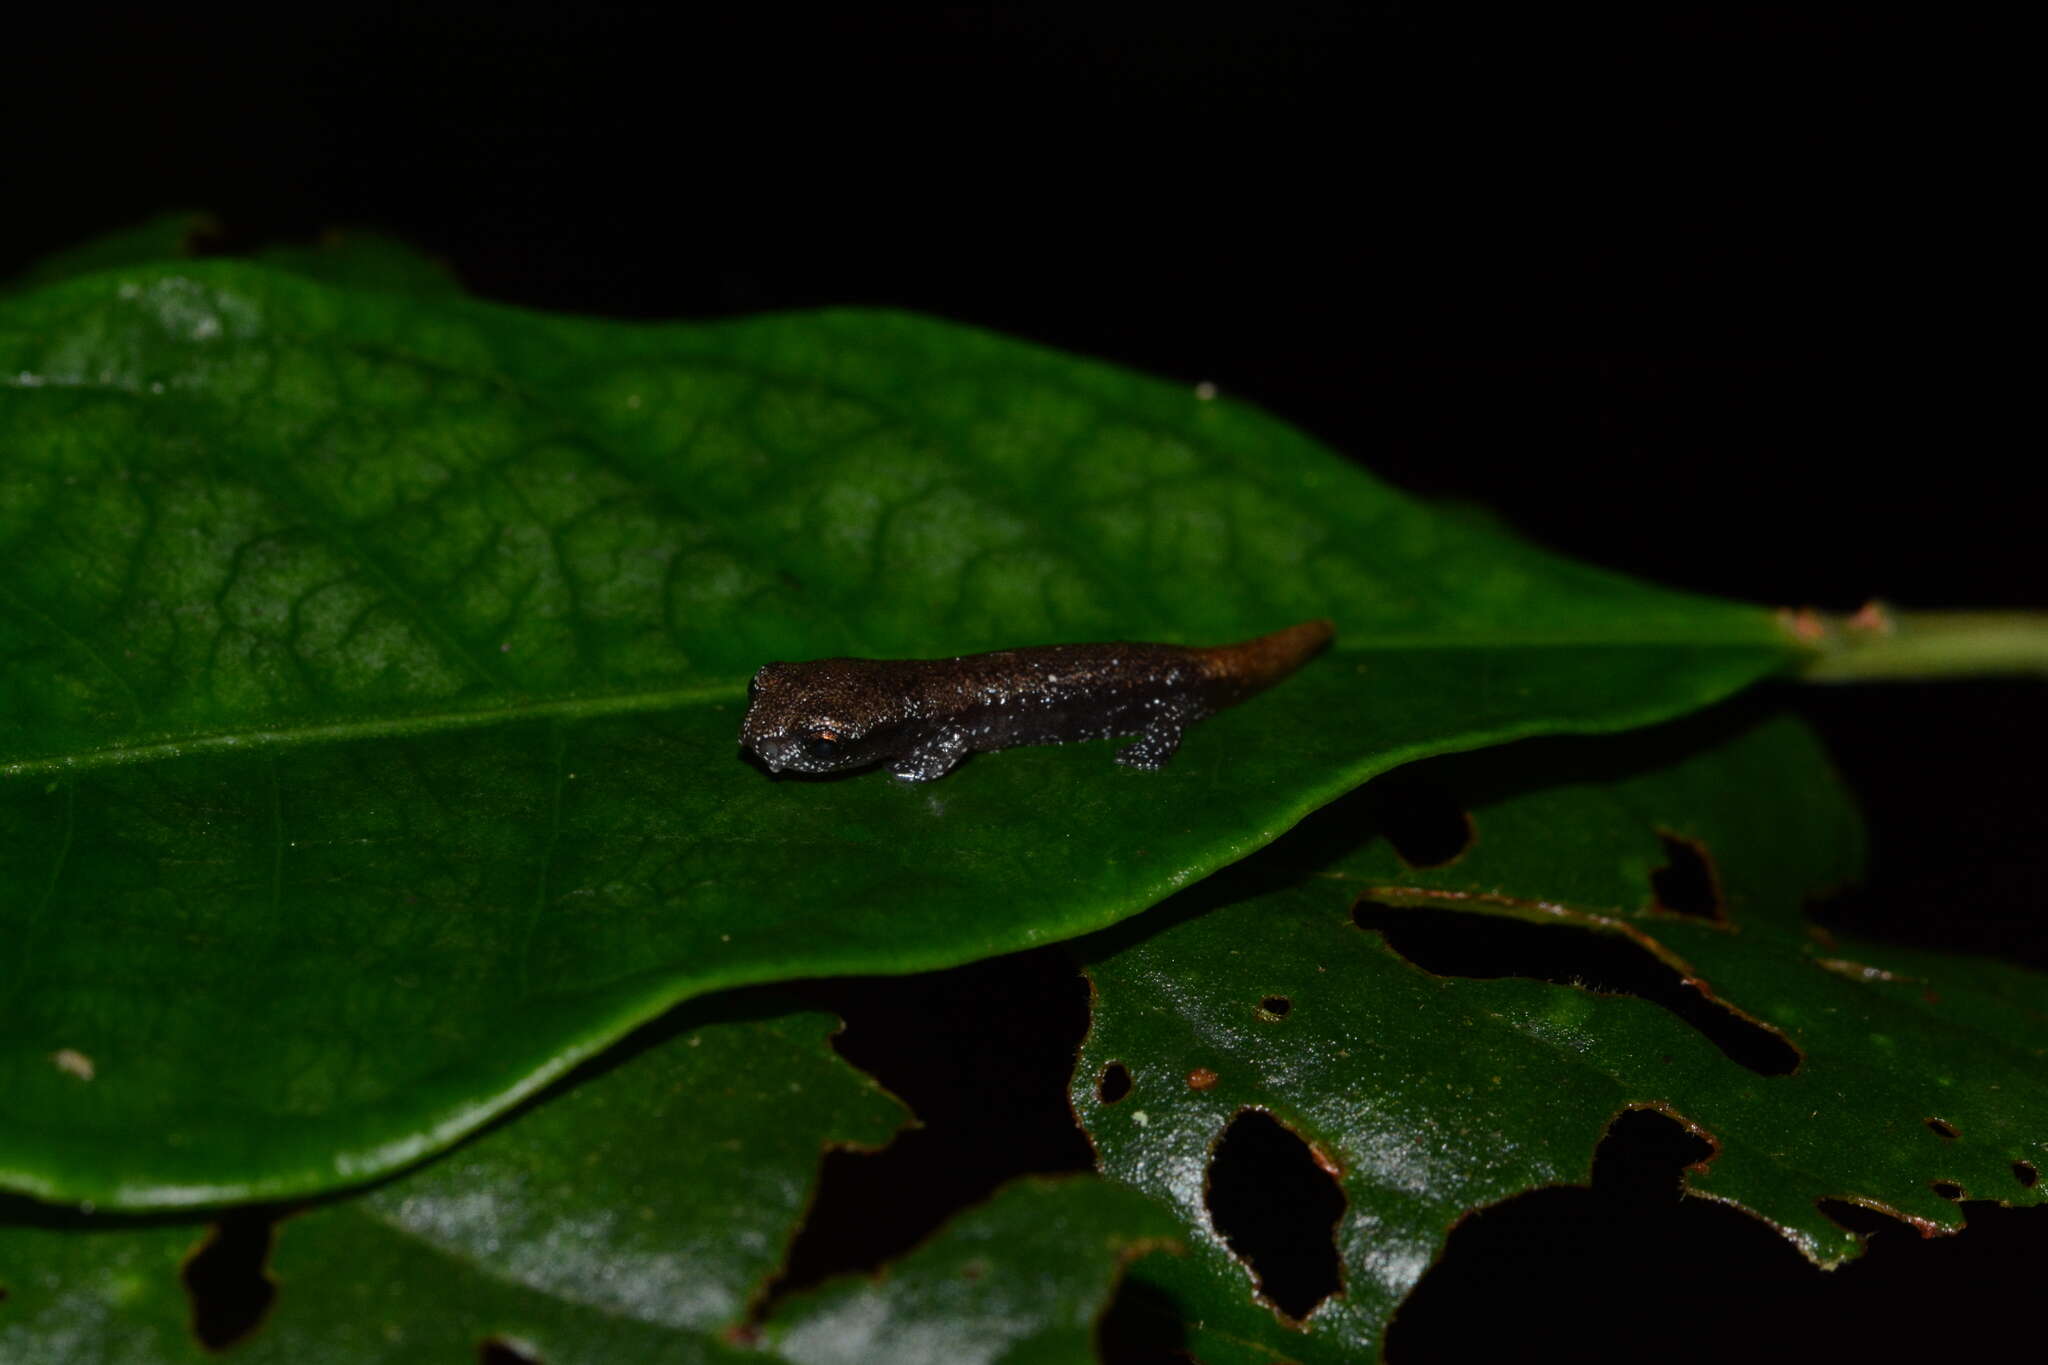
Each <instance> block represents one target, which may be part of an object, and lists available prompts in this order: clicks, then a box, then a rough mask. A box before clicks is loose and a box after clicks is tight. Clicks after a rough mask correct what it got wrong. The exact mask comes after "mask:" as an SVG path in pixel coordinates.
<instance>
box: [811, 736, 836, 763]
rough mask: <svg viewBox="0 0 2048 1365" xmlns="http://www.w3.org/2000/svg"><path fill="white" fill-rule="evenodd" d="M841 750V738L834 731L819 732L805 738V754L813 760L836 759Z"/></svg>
mask: <svg viewBox="0 0 2048 1365" xmlns="http://www.w3.org/2000/svg"><path fill="white" fill-rule="evenodd" d="M839 749H840V743H839V736H838V734H837V733H835V732H834V731H831V730H819V731H816V732H815V733H812V734H808V735H805V736H804V752H805V753H807V754H809V755H810V756H811V757H812V758H816V759H827V758H835V757H837V756H838V754H839Z"/></svg>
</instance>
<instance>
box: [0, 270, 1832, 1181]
mask: <svg viewBox="0 0 2048 1365" xmlns="http://www.w3.org/2000/svg"><path fill="white" fill-rule="evenodd" d="M1324 615H1327V616H1331V617H1334V618H1335V619H1336V622H1337V625H1338V629H1339V639H1338V645H1337V648H1336V649H1335V650H1334V651H1333V652H1331V653H1329V654H1327V655H1326V656H1324V657H1323V658H1321V659H1318V660H1316V661H1315V662H1313V663H1312V664H1310V665H1309V666H1308V667H1307V668H1306V669H1304V670H1303V671H1302V672H1301V673H1300V674H1299V675H1298V676H1296V677H1295V678H1292V679H1290V680H1288V681H1287V682H1285V683H1283V684H1282V685H1281V686H1279V687H1278V688H1276V689H1274V690H1272V691H1271V692H1268V693H1266V694H1264V695H1262V696H1260V697H1257V698H1255V699H1253V700H1252V701H1251V702H1249V703H1248V704H1246V705H1244V706H1242V707H1240V708H1237V709H1235V710H1233V711H1229V712H1226V713H1224V714H1223V715H1221V716H1219V717H1217V718H1215V719H1213V720H1211V721H1208V722H1205V723H1204V724H1202V725H1201V726H1200V727H1198V728H1197V729H1196V730H1195V731H1194V733H1193V734H1192V735H1191V736H1190V737H1189V740H1188V742H1187V744H1186V745H1185V746H1184V748H1183V750H1182V752H1181V755H1180V756H1179V757H1178V758H1177V759H1176V760H1175V761H1174V763H1173V765H1172V766H1171V767H1170V768H1168V769H1167V770H1166V771H1164V772H1161V773H1139V772H1131V771H1127V770H1124V769H1121V768H1119V767H1117V766H1115V765H1113V764H1112V763H1111V762H1110V761H1109V750H1108V748H1107V746H1104V745H1083V746H1075V747H1072V748H1067V749H1059V750H1050V749H1035V750H1020V751H1014V752H1009V753H1002V754H996V755H988V756H984V757H981V758H978V759H976V760H975V761H974V762H972V763H970V764H968V765H966V766H965V767H964V768H963V769H962V770H961V771H959V772H958V773H956V774H954V775H953V776H950V777H948V778H946V779H945V780H944V781H942V782H940V783H937V784H934V785H933V786H930V787H912V786H905V785H899V784H897V783H895V782H894V781H892V780H891V779H889V778H888V777H887V776H885V775H882V774H868V775H863V776H858V777H854V778H852V779H850V780H845V781H827V782H812V781H773V780H770V779H768V778H767V777H766V776H764V775H763V774H762V773H761V772H760V771H759V770H758V769H757V768H755V767H753V766H751V765H750V764H748V763H746V762H744V761H742V758H741V756H740V754H739V752H738V750H737V747H736V743H735V735H736V731H737V726H738V721H739V717H740V713H741V708H742V706H743V702H744V689H745V683H746V679H747V678H748V677H749V676H750V675H751V673H752V672H753V671H754V670H755V668H756V667H758V666H759V665H760V664H761V663H763V662H764V661H766V660H769V659H774V658H809V657H818V656H825V655H834V654H861V655H871V656H879V657H903V656H918V655H923V656H937V655H948V654H955V653H964V652H970V651H976V650H984V649H993V648H999V647H1003V646H1014V645H1019V644H1028V643H1038V642H1053V641H1082V640H1104V639H1118V638H1124V639H1161V640H1177V641H1188V642H1197V643H1201V642H1216V641H1223V640H1230V639H1240V638H1244V637H1246V636H1249V635H1252V634H1254V633H1257V632H1260V631H1265V630H1270V629H1273V628H1276V627H1279V626H1282V625H1285V624H1288V623H1290V622H1293V621H1298V620H1301V619H1304V618H1307V617H1312V616H1324ZM1796 654H1797V649H1796V647H1795V646H1794V645H1793V644H1792V643H1790V642H1789V638H1788V637H1787V636H1785V635H1784V634H1783V633H1781V632H1780V630H1779V629H1778V627H1777V626H1776V625H1775V624H1774V622H1773V621H1772V619H1771V618H1770V617H1769V616H1768V614H1766V613H1765V612H1763V611H1761V610H1759V609H1755V608H1750V607H1741V606H1735V605H1731V604H1726V603H1720V602H1714V601H1708V600H1705V599H1700V598H1694V597H1688V596H1682V595H1679V594H1674V593H1668V592H1663V591H1660V590H1656V589H1653V588H1650V587H1646V586H1643V585H1640V584H1636V583H1632V582H1629V581H1627V580H1625V579H1622V578H1619V577H1616V576H1614V575H1611V574H1607V573H1604V572H1601V571H1598V570H1595V569H1591V568H1587V567H1585V566H1581V565H1575V564H1571V563H1568V562H1566V561H1563V560H1559V559H1557V558H1555V557H1552V556H1550V555H1547V554H1544V553H1542V552H1539V551H1537V550H1535V549H1532V548H1530V547H1528V546H1525V545H1522V544H1519V543H1517V542H1514V541H1512V540H1508V539H1504V538H1502V537H1500V536H1498V535H1496V534H1493V533H1489V532H1487V531H1484V530H1482V529H1478V528H1474V527H1469V526H1464V525H1461V524H1458V523H1456V522H1453V521H1449V520H1445V519H1442V518H1439V517H1437V516H1435V515H1434V514H1432V513H1431V512H1429V511H1428V510H1427V509H1425V508H1423V507H1421V506H1419V505H1417V504H1415V503H1413V502H1412V501H1410V500H1408V499H1407V498H1405V497H1402V496H1401V495H1399V494H1397V493H1395V492H1394V491H1392V490H1390V489H1388V488H1385V487H1383V486H1382V485H1380V484H1378V483H1376V482H1375V481H1373V480H1372V479H1371V478H1369V477H1368V476H1366V475H1364V474H1362V473H1360V472H1358V471H1357V470H1356V469H1354V468H1352V467H1351V466H1349V465H1347V464H1345V463H1344V462H1342V461H1341V460H1339V459H1338V458H1336V457H1335V456H1333V455H1331V454H1330V453H1329V452H1327V451H1325V450H1323V449H1321V448H1319V447H1318V446H1316V445H1315V444H1314V443H1312V442H1310V441H1309V440H1307V439H1306V438H1304V437H1303V436H1301V435H1300V434H1299V433H1297V432H1295V431H1293V430H1292V429H1290V428H1288V427H1286V426H1285V425H1283V424H1281V423H1279V422H1276V421H1274V420H1273V419H1271V418H1269V417H1266V416H1264V415H1262V414H1260V413H1258V412H1256V411H1253V410H1251V409H1249V408H1246V407H1243V406H1241V405H1237V404H1233V403H1229V402H1225V401H1207V400H1205V399H1203V398H1202V397H1200V396H1198V395H1197V394H1195V393H1193V392H1191V391H1189V390H1188V389H1185V388H1181V387H1177V386H1173V385H1168V384H1164V383H1160V382H1157V381H1153V380H1149V379H1145V378H1141V377H1139V376H1135V375H1132V374H1129V373H1127V372H1124V371H1121V370H1117V369H1114V368H1111V367H1109V366H1105V365H1100V364H1095V363H1091V362H1088V361H1084V360H1079V359H1075V358H1073V357H1069V356H1064V355H1060V354H1056V353H1052V352H1048V351H1045V350H1042V349H1039V348H1037V347H1033V346H1028V345H1025V344H1022V343H1019V342H1015V341H1010V340H1007V339H1004V338H1001V337H996V336H991V335H988V334H985V333H982V332H977V331H972V330H969V329H965V328H960V327H953V326H948V325H945V324H942V323H938V322H933V321H931V320H928V319H923V318H915V317H905V316H900V315H895V314H883V313H868V312H835V313H820V314H803V315H792V316H783V317H769V318H760V319H751V320H745V321H740V322H732V323H721V324H715V325H675V326H659V327H646V326H626V325H619V324H610V323H603V322H595V321H589V320H583V319H575V318H563V317H552V316H543V315H536V314H530V313H525V312H520V311H517V310H513V309H509V308H502V307H494V306H491V305H487V304H482V303H478V302H474V301H471V300H466V299H463V298H460V297H454V296H448V295H445V294H440V293H434V292H421V293H418V294H417V295H415V294H413V293H409V292H407V291H405V290H403V289H391V288H385V287H381V286H380V287H375V288H365V287H347V288H343V287H335V286H331V285H327V284H323V283H320V282H316V281H313V280H309V279H306V278H303V277H301V276H300V275H298V274H296V273H291V272H284V271H280V270H277V269H273V268H268V267H265V266H263V265H260V264H251V263H247V262H238V261H227V260H211V261H205V262H199V263H195V264H191V265H187V266H180V267H168V266H166V267H159V268H149V269H133V270H129V271H125V272H115V273H110V274H108V273H103V274H96V275H91V276H87V277H84V278H80V279H75V280H72V281H70V282H68V283H64V284H60V285H57V286H55V287H52V288H49V289H46V290H42V291H39V292H36V293H33V294H28V295H23V296H19V297H15V298H9V299H6V300H0V943H4V944H5V945H6V947H5V949H4V950H0V951H4V956H0V1183H5V1184H8V1185H11V1186H13V1187H15V1188H18V1189H22V1190H25V1191H30V1192H33V1193H35V1194H36V1195H38V1196H41V1197H45V1198H49V1199H61V1200H92V1201H96V1202H97V1203H99V1204H100V1205H102V1206H105V1207H125V1208H149V1207H166V1206H180V1205H195V1204H204V1203H213V1202H220V1201H227V1200H235V1199H244V1198H255V1197H273V1196H281V1195H287V1194H293V1193H303V1192H308V1191H315V1190H320V1189H326V1188H332V1187H335V1186H339V1185H345V1184H348V1183H350V1182H357V1181H362V1180H366V1179H369V1178H372V1177H375V1176H377V1175H379V1174H381V1173H384V1172H388V1171H390V1170H392V1169H394V1168H396V1167H397V1166H399V1165H402V1164H403V1163H406V1162H409V1161H412V1160H415V1159H417V1158H418V1157H419V1156H421V1155H423V1154H424V1153H427V1152H430V1151H433V1150H436V1149H438V1148H440V1147H442V1146H445V1145H446V1144H448V1143H450V1142H452V1141H454V1140H455V1139H456V1138H458V1137H459V1136H461V1135H462V1134H463V1133H466V1132H468V1131H470V1130H472V1129H474V1128H475V1127H476V1126H477V1125H478V1124H480V1123H482V1122H483V1121H484V1120H486V1119H487V1118H488V1117H489V1116H490V1115H492V1114H494V1113H497V1112H500V1111H502V1110H503V1109H504V1108H505V1107H507V1106H508V1105H510V1104H512V1103H514V1102H515V1101H516V1100H518V1099H519V1098H520V1097H521V1096H522V1095H525V1094H528V1093H531V1092H532V1091H533V1090H534V1089H535V1088H537V1087H538V1086H540V1085H542V1084H543V1083H545V1082H546V1081H547V1080H548V1079H549V1078H550V1077H553V1076H556V1075H559V1074H560V1073H561V1072H562V1071H564V1070H565V1069H566V1068H568V1067H569V1066H571V1065H573V1064H574V1063H575V1062H576V1061H577V1060H579V1059H580V1058H583V1057H585V1056H588V1055H590V1054H591V1053H593V1052H594V1051H596V1050H598V1049H599V1048H601V1047H603V1046H604V1045H605V1044H606V1043H608V1042H609V1041H611V1040H613V1039H615V1038H617V1037H619V1036H620V1035H621V1034H622V1033H624V1032H625V1031H626V1030H627V1029H629V1028H631V1027H632V1026H634V1025H635V1024H637V1023H639V1022H641V1021H644V1020H646V1019H649V1018H651V1017H653V1016H655V1015H657V1014H658V1013H660V1012H661V1011H663V1010H665V1009H667V1008H668V1007H670V1006H671V1005H673V1004H674V1003H676V1002H677V1001H678V1000H681V999H684V998H686V997H689V996H691V995H694V994H697V993H701V992H705V991H709V990H714V989H718V988H721V987H726V986H732V985H737V984H744V983H752V982H763V981H773V980H779V979H786V978H790V977H797V976H811V975H819V974H834V973H854V972H908V971H916V970H922V969H926V968H934V967H941V966H947V965H953V964H957V963H961V962H965V961H970V960H973V959H976V958H980V957H984V956H989V955H992V954H996V953H1002V952H1008V951H1011V950H1014V949H1017V948H1021V947H1025V946H1029V945H1032V944H1036V943H1044V942H1049V941H1053V940H1056V939H1060V938H1064V937H1069V936H1073V935H1077V934H1082V933H1086V932H1089V931H1093V930H1097V929H1100V928H1103V927H1105V926H1107V925H1109V924H1111V923H1114V922H1115V921H1117V920H1118V919H1120V918H1123V917H1124V916H1127V915H1130V914H1132V913H1135V912H1136V911H1138V910H1141V909H1143V908H1145V907H1146V906H1148V905H1150V904H1153V903H1155V902H1156V901H1158V900H1160V899H1161V898H1163V897H1165V896H1166V895H1168V894H1170V893H1171V892H1173V891H1175V890H1177V889H1178V888H1180V887H1182V886H1185V885H1187V884H1188V883H1190V882H1192V881H1195V880H1197V879H1199V878H1201V877H1203V876H1205V875H1207V874H1208V873H1209V872H1211V871H1213V870H1215V869H1216V868H1218V867H1221V866H1223V865H1225V864H1227V863H1230V862H1232V861H1234V860H1235V859H1238V858H1240V857H1242V856H1244V855H1245V854H1247V853H1249V852H1251V851H1253V850H1255V849H1257V848H1259V847H1260V846H1262V845H1263V844H1265V843H1266V842H1267V841H1269V840H1271V839H1273V838H1274V837H1276V836H1277V835H1279V834H1280V833H1281V832H1283V831H1284V830H1286V829H1287V828H1288V827H1289V826H1291V825H1292V824H1293V823H1294V822H1296V821H1297V820H1299V819H1300V818H1301V817H1302V816H1303V815H1305V814H1307V813H1308V812H1310V811H1311V810H1313V809H1315V808H1316V807H1317V806H1319V805H1320V804H1322V803H1323V802H1325V801H1328V800H1330V799H1331V798H1333V797H1335V796H1337V795H1339V794H1341V793H1343V792H1345V791H1346V790H1348V789H1349V788H1351V787H1353V786H1355V785H1356V784H1357V783H1359V782H1361V781H1363V780H1365V779H1366V778H1368V777H1370V776H1371V775H1372V774H1374V773H1377V772H1379V771H1382V770H1384V769H1386V768H1388V767H1391V766H1393V765H1395V764H1398V763H1401V762H1405V761H1407V760H1409V759H1411V758H1415V757H1418V756H1421V755H1425V754H1430V753H1435V752H1440V751H1444V750H1449V749H1457V748H1465V747H1472V746H1477V745H1483V744H1489V743H1494V742H1498V741H1500V740H1504V739H1509V738H1514V737H1517V736H1523V735H1530V734H1536V733H1542V732H1548V731H1595V730H1608V729H1614V728H1617V727H1625V726H1631V725H1640V724H1644V723H1647V722H1651V721H1655V720H1657V719H1660V718H1662V717H1666V716H1669V715H1672V714H1675V713H1680V712H1683V711H1686V710H1688V709H1691V708H1694V707H1697V706H1700V705H1702V704H1704V703H1707V702H1709V701H1712V700H1713V699H1715V698H1717V697H1720V696H1723V695H1725V694H1727V693H1728V692H1730V691H1732V690H1734V689H1737V688H1739V687H1742V686H1743V685H1745V684H1747V683H1748V682H1750V681H1752V680H1753V679H1755V678H1757V677H1759V676H1762V675H1764V674H1766V673H1769V672H1771V671H1773V670H1775V669H1778V668H1781V667H1783V666H1785V665H1787V664H1788V663H1789V662H1792V661H1793V660H1794V659H1795V656H1796Z"/></svg>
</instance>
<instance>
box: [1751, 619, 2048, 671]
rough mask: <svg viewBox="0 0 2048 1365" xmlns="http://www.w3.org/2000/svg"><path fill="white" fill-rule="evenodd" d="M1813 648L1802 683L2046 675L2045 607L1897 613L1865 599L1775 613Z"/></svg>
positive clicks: (2047, 627)
mask: <svg viewBox="0 0 2048 1365" xmlns="http://www.w3.org/2000/svg"><path fill="white" fill-rule="evenodd" d="M1780 619H1781V620H1782V621H1783V622H1784V625H1785V629H1786V631H1787V632H1788V633H1789V634H1791V635H1792V636H1793V637H1794V638H1795V639H1797V640H1798V641H1799V643H1800V644H1802V645H1803V646H1805V647H1806V648H1807V649H1809V650H1811V651H1813V653H1812V655H1811V657H1810V658H1809V659H1808V660H1807V662H1806V664H1805V665H1804V666H1803V667H1802V668H1801V669H1800V671H1799V676H1800V677H1801V678H1803V679H1805V680H1806V681H1808V682H1925V681H1930V680H1935V679H1941V678H1967V677H1984V676H1987V675H1992V674H2010V673H2035V674H2048V612H2039V611H1898V610H1896V609H1894V608H1892V607H1888V606H1886V605H1884V604H1883V603H1881V602H1872V603H1869V604H1868V605H1866V606H1865V607H1864V608H1863V609H1862V610H1861V611H1858V612H1856V613H1854V614H1853V615H1849V616H1836V615H1831V614H1829V613H1826V612H1818V611H1814V610H1812V609H1811V608H1802V609H1800V610H1798V611H1792V610H1789V609H1788V610H1786V611H1784V612H1782V613H1781V614H1780Z"/></svg>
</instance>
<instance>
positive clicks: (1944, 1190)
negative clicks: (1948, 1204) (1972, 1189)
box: [1927, 1180, 1963, 1199]
mask: <svg viewBox="0 0 2048 1365" xmlns="http://www.w3.org/2000/svg"><path fill="white" fill-rule="evenodd" d="M1927 1188H1928V1189H1930V1190H1933V1191H1934V1192H1935V1193H1936V1194H1938V1195H1940V1196H1941V1197H1942V1198H1943V1199H1961V1198H1962V1197H1963V1187H1962V1186H1961V1185H1958V1184H1956V1182H1955V1181H1953V1180H1932V1181H1929V1182H1928V1185H1927Z"/></svg>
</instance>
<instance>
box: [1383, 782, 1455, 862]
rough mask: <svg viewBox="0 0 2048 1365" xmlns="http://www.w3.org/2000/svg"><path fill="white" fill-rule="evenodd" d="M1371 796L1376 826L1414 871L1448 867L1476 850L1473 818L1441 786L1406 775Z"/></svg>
mask: <svg viewBox="0 0 2048 1365" xmlns="http://www.w3.org/2000/svg"><path fill="white" fill-rule="evenodd" d="M1367 790H1368V791H1370V792H1371V793H1372V796H1373V802H1372V809H1373V820H1374V823H1376V824H1377V825H1378V826H1379V829H1380V833H1381V834H1383V835H1385V836H1386V840H1387V842H1388V843H1389V844H1392V845H1393V846H1394V853H1395V855H1396V856H1397V857H1399V858H1400V859H1401V861H1402V862H1403V863H1406V864H1407V865H1408V866H1409V867H1442V866H1444V865H1445V864H1446V863H1453V862H1456V861H1457V860H1458V859H1459V858H1460V857H1461V856H1463V854H1464V852H1465V850H1466V849H1468V848H1470V847H1472V839H1473V828H1472V817H1471V816H1470V815H1469V814H1467V813H1466V811H1465V808H1464V807H1463V806H1461V805H1460V804H1458V802H1457V801H1456V800H1454V799H1453V798H1452V796H1451V794H1450V793H1449V792H1447V791H1445V790H1444V789H1443V788H1442V787H1439V786H1438V785H1437V784H1436V783H1434V782H1431V781H1429V780H1428V779H1426V778H1421V777H1416V776H1414V775H1412V774H1406V773H1403V774H1397V775H1395V776H1392V777H1383V778H1381V779H1380V780H1379V781H1377V782H1374V783H1373V784H1372V785H1371V786H1370V787H1369V788H1367Z"/></svg>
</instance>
